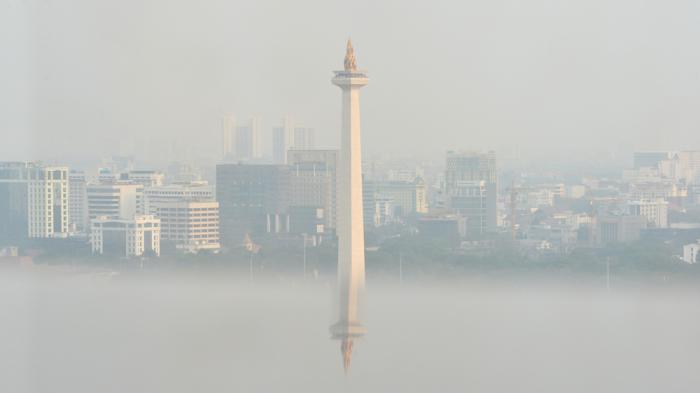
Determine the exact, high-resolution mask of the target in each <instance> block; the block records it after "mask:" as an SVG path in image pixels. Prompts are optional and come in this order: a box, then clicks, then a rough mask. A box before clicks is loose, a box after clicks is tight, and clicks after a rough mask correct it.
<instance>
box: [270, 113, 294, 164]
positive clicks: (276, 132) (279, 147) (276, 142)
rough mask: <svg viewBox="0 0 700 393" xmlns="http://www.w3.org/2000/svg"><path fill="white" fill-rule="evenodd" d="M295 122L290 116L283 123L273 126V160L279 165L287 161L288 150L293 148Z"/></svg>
mask: <svg viewBox="0 0 700 393" xmlns="http://www.w3.org/2000/svg"><path fill="white" fill-rule="evenodd" d="M293 130H294V123H293V122H292V119H291V118H289V117H285V118H284V119H283V120H282V124H281V125H280V126H277V127H273V128H272V161H273V162H274V163H275V164H278V165H284V164H286V163H287V151H288V150H289V149H290V148H291V144H292V143H291V141H292V139H293V136H292V133H293Z"/></svg>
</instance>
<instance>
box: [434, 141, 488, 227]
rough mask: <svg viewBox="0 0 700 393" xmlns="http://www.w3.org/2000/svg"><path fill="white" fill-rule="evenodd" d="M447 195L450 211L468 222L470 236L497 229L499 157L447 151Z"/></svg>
mask: <svg viewBox="0 0 700 393" xmlns="http://www.w3.org/2000/svg"><path fill="white" fill-rule="evenodd" d="M445 195H446V197H447V204H448V206H449V207H450V209H452V210H453V211H454V212H456V213H458V214H459V215H460V216H462V217H463V218H465V219H466V220H467V223H466V224H467V228H468V232H469V233H470V234H474V235H480V234H483V233H485V232H490V231H493V230H495V229H496V225H497V218H498V211H497V199H498V176H497V169H496V154H495V153H493V152H489V153H486V154H483V153H475V152H453V151H448V152H447V158H446V169H445Z"/></svg>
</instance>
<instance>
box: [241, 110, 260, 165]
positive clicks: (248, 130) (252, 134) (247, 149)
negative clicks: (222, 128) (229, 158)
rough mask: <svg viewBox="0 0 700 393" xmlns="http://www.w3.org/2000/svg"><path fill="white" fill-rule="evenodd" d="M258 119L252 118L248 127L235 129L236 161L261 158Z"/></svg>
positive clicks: (243, 126) (242, 126)
mask: <svg viewBox="0 0 700 393" xmlns="http://www.w3.org/2000/svg"><path fill="white" fill-rule="evenodd" d="M258 123H259V121H258V118H257V117H251V118H250V121H249V123H248V124H247V125H238V126H236V127H235V128H234V129H235V140H234V159H236V160H253V159H257V158H260V156H261V155H260V130H259V124H258Z"/></svg>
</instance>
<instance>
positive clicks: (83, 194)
mask: <svg viewBox="0 0 700 393" xmlns="http://www.w3.org/2000/svg"><path fill="white" fill-rule="evenodd" d="M68 195H69V199H68V201H69V203H68V210H69V212H70V215H69V217H70V226H71V230H74V231H76V232H84V233H87V232H88V231H89V228H90V226H89V223H90V222H89V219H88V204H87V178H86V176H85V172H83V171H73V170H72V171H70V173H69V174H68Z"/></svg>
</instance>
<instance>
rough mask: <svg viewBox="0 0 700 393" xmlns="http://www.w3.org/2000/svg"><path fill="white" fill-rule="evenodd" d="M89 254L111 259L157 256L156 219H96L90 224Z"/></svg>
mask: <svg viewBox="0 0 700 393" xmlns="http://www.w3.org/2000/svg"><path fill="white" fill-rule="evenodd" d="M90 243H91V245H92V252H93V254H99V255H109V256H114V257H127V258H129V257H140V256H159V255H160V220H159V219H158V218H156V217H153V216H149V215H136V216H133V217H131V218H126V219H125V218H115V217H108V216H100V217H96V218H94V219H93V220H92V221H91V230H90Z"/></svg>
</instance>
